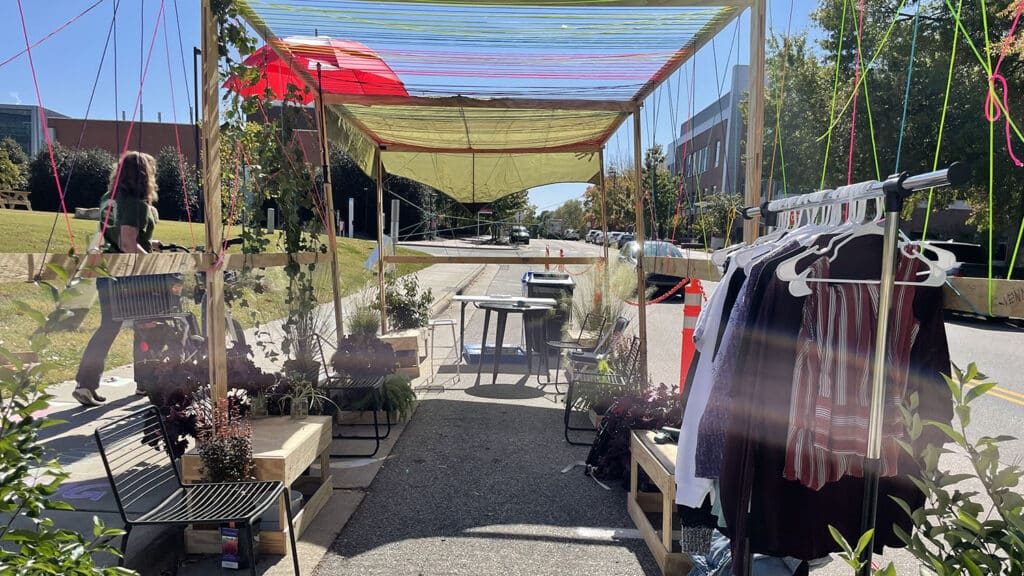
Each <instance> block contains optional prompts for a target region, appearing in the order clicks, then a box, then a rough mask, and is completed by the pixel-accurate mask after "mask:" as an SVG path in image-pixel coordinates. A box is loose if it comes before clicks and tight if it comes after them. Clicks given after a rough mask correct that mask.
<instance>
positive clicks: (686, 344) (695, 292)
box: [679, 278, 704, 394]
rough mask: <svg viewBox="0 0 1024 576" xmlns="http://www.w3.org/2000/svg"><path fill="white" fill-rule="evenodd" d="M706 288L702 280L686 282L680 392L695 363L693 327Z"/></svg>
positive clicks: (693, 279) (695, 279) (695, 323)
mask: <svg viewBox="0 0 1024 576" xmlns="http://www.w3.org/2000/svg"><path fill="white" fill-rule="evenodd" d="M703 295H704V288H703V287H702V286H701V285H700V280H698V279H697V278H691V279H690V281H689V282H688V283H687V284H686V290H685V292H684V300H683V353H682V360H681V361H680V363H679V393H680V394H682V393H683V389H684V388H685V387H686V373H687V372H689V371H690V364H692V363H693V356H694V354H696V352H697V347H696V346H695V345H694V343H693V329H694V328H696V326H697V317H698V316H700V308H701V304H702V303H703Z"/></svg>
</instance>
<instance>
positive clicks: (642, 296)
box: [633, 106, 647, 378]
mask: <svg viewBox="0 0 1024 576" xmlns="http://www.w3.org/2000/svg"><path fill="white" fill-rule="evenodd" d="M642 158H643V151H642V150H641V144H640V107H639V106H637V108H636V110H634V111H633V163H634V164H635V168H636V243H637V255H636V292H637V294H636V302H637V321H638V323H639V327H640V377H641V378H646V377H647V290H646V289H647V281H646V280H647V278H646V277H647V275H646V274H645V273H644V186H643V185H644V175H643V172H644V171H643V165H642V163H641V162H642Z"/></svg>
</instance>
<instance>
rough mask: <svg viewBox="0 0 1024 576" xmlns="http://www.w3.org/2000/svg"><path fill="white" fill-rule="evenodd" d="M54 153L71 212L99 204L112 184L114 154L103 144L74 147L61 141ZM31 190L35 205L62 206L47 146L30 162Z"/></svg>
mask: <svg viewBox="0 0 1024 576" xmlns="http://www.w3.org/2000/svg"><path fill="white" fill-rule="evenodd" d="M53 156H54V160H55V162H56V164H57V176H58V177H59V178H60V185H61V188H62V189H63V191H64V204H65V207H66V208H67V210H68V212H73V211H74V209H75V208H95V207H97V206H99V205H100V197H101V196H103V195H104V194H105V193H106V192H107V190H108V189H109V188H110V178H111V172H112V170H113V168H114V165H115V163H116V161H115V159H114V157H113V156H111V155H110V153H108V152H107V151H106V150H103V149H100V148H90V149H88V150H79V151H70V150H68V149H67V148H65V147H64V146H62V145H61V144H59V143H57V142H55V143H54V144H53ZM69 176H70V178H69ZM28 190H29V192H30V194H31V196H30V198H31V200H32V207H33V208H34V209H36V210H47V211H50V212H56V211H59V210H60V209H61V205H60V194H58V192H57V183H56V181H55V180H54V177H53V166H52V165H51V163H50V152H49V150H47V149H43V150H40V151H39V153H38V154H36V157H35V158H33V159H32V162H31V163H30V164H29V168H28Z"/></svg>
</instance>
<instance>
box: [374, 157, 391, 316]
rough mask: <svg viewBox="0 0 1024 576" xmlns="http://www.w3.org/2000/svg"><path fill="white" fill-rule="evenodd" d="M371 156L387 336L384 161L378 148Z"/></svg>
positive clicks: (379, 284)
mask: <svg viewBox="0 0 1024 576" xmlns="http://www.w3.org/2000/svg"><path fill="white" fill-rule="evenodd" d="M373 154H374V158H373V160H374V170H376V172H377V256H378V258H377V290H378V292H377V293H378V295H379V297H380V333H381V334H387V333H388V303H387V301H386V300H385V297H384V161H383V160H381V157H380V146H378V147H377V149H376V150H375V151H374V153H373ZM392 241H394V239H392Z"/></svg>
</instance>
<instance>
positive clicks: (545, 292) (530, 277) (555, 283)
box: [523, 272, 576, 352]
mask: <svg viewBox="0 0 1024 576" xmlns="http://www.w3.org/2000/svg"><path fill="white" fill-rule="evenodd" d="M575 288H576V282H575V281H573V279H572V276H570V275H568V274H566V273H565V272H527V273H526V274H525V275H524V276H523V296H526V297H528V298H554V299H555V300H557V301H558V303H559V306H558V307H556V308H555V311H554V313H553V314H552V315H551V317H549V318H548V322H547V331H546V333H545V336H544V339H545V340H561V339H562V330H563V328H565V325H566V324H568V323H569V318H570V314H571V312H572V294H573V290H575ZM545 347H546V346H545V344H544V342H534V348H535V350H534V351H535V352H543V351H544V349H545Z"/></svg>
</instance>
